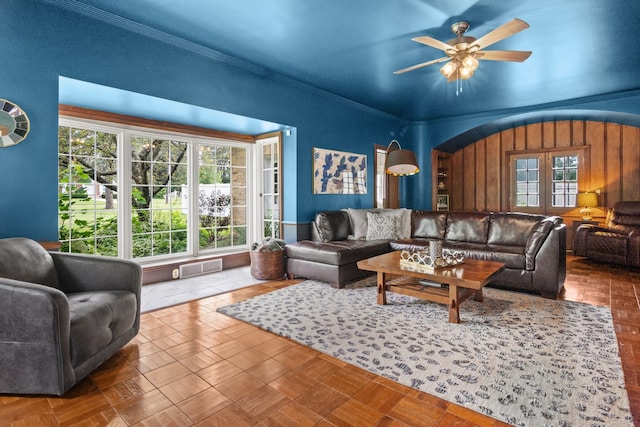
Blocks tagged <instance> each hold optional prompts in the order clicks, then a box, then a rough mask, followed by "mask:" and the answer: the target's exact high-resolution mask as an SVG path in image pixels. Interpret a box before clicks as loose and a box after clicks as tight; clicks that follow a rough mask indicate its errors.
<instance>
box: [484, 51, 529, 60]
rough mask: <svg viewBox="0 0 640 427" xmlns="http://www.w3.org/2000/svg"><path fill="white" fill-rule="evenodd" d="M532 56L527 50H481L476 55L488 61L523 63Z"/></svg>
mask: <svg viewBox="0 0 640 427" xmlns="http://www.w3.org/2000/svg"><path fill="white" fill-rule="evenodd" d="M529 56H531V51H527V50H481V51H479V52H477V53H476V57H477V58H478V59H483V60H486V61H511V62H522V61H524V60H526V59H527V58H528V57H529Z"/></svg>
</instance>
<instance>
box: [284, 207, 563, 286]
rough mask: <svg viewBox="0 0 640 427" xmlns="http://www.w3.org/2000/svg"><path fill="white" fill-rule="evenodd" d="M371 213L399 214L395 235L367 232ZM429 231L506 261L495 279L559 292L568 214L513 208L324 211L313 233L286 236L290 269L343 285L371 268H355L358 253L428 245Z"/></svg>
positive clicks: (474, 254)
mask: <svg viewBox="0 0 640 427" xmlns="http://www.w3.org/2000/svg"><path fill="white" fill-rule="evenodd" d="M402 211H405V212H402ZM369 213H371V214H372V215H374V214H385V215H391V216H394V215H395V216H396V220H395V221H396V222H395V224H396V225H397V228H398V230H397V231H396V232H395V235H394V232H393V230H391V228H392V227H390V226H385V227H383V228H384V230H383V231H382V232H383V234H389V236H385V237H396V238H385V239H377V238H376V237H378V236H375V235H371V233H370V232H369V233H368V235H367V232H366V231H364V235H363V229H366V228H367V226H368V225H367V224H366V221H367V220H365V219H364V218H367V217H368V218H369V220H372V219H373V218H376V217H375V216H369ZM403 216H404V219H403V218H402V217H403ZM376 221H377V219H376ZM363 222H364V224H363ZM382 224H384V225H387V224H393V222H384V223H382ZM377 225H380V224H377ZM369 228H371V227H369ZM369 231H371V230H369ZM398 237H399V238H398ZM431 239H438V240H441V241H442V242H443V247H444V248H451V249H456V250H460V251H462V252H463V253H464V256H465V257H466V258H475V259H484V260H491V261H499V262H503V263H505V264H506V266H505V269H504V270H503V271H502V272H500V273H499V274H498V275H497V276H496V277H495V279H494V280H493V281H492V282H491V284H490V286H495V287H499V288H504V289H511V290H521V291H527V292H531V293H537V294H540V295H542V296H543V297H545V298H553V299H555V298H557V296H558V294H559V293H560V291H561V290H562V287H563V285H564V279H565V275H566V230H565V225H564V224H562V218H560V217H557V216H543V215H532V214H524V213H511V212H441V211H438V212H433V211H417V210H414V211H408V210H365V209H345V210H341V211H330V212H319V213H318V214H317V215H316V217H315V219H314V221H313V223H312V229H311V240H304V241H298V242H294V243H289V244H287V246H286V248H285V249H286V253H287V273H288V275H289V277H305V278H310V279H315V280H320V281H324V282H328V283H330V284H331V285H332V286H333V287H338V288H341V287H343V286H344V285H345V284H346V283H347V282H350V281H353V280H355V279H359V278H361V277H364V276H367V275H369V274H371V273H370V272H367V271H362V270H359V269H358V268H357V266H356V263H357V262H358V261H359V260H362V259H365V258H369V257H373V256H376V255H380V254H383V253H386V252H389V251H392V250H400V249H406V248H422V247H425V246H428V245H429V240H431Z"/></svg>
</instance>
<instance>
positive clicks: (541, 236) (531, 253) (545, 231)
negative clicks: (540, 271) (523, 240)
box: [524, 220, 564, 271]
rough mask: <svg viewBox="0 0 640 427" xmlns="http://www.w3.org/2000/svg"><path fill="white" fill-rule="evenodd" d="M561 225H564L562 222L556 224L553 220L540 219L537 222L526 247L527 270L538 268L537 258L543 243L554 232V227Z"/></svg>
mask: <svg viewBox="0 0 640 427" xmlns="http://www.w3.org/2000/svg"><path fill="white" fill-rule="evenodd" d="M559 226H562V227H564V225H562V224H560V225H556V224H555V222H554V221H552V220H545V221H540V222H539V223H538V224H536V226H535V227H534V229H533V231H532V232H531V235H530V236H529V239H528V240H527V244H526V246H525V248H524V257H525V269H526V270H529V271H531V270H535V269H536V258H537V257H538V252H539V251H540V248H541V247H542V244H543V243H544V242H545V240H546V239H547V238H548V237H549V234H551V233H552V231H553V229H554V228H556V227H559Z"/></svg>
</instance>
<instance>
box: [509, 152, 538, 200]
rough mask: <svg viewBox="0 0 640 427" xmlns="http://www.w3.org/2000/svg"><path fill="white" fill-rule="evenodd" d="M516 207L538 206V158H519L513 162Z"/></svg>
mask: <svg viewBox="0 0 640 427" xmlns="http://www.w3.org/2000/svg"><path fill="white" fill-rule="evenodd" d="M515 167H516V170H515V180H516V186H515V190H516V194H515V196H516V206H519V207H539V206H540V171H539V162H538V158H537V157H536V158H519V159H516V161H515Z"/></svg>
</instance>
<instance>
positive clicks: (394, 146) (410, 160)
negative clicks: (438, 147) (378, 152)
mask: <svg viewBox="0 0 640 427" xmlns="http://www.w3.org/2000/svg"><path fill="white" fill-rule="evenodd" d="M384 169H385V170H386V172H387V173H388V174H390V175H395V176H402V175H413V174H415V173H418V171H420V168H419V167H418V161H417V160H416V155H415V153H414V152H413V151H411V150H403V149H402V148H401V147H400V143H399V142H398V141H396V140H395V139H394V140H393V141H391V143H390V144H389V147H387V156H386V159H385V163H384Z"/></svg>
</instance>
